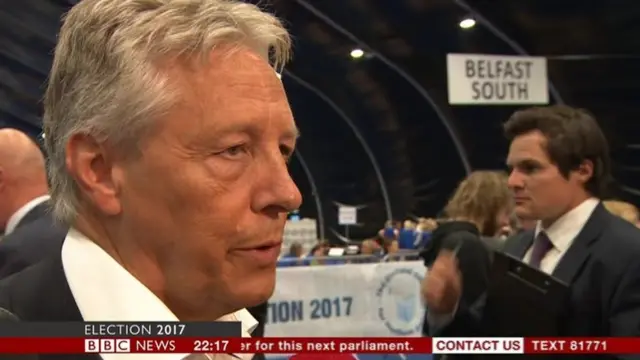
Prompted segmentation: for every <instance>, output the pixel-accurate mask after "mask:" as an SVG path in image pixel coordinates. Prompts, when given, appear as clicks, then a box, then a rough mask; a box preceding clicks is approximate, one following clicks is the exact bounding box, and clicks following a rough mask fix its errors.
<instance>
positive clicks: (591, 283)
mask: <svg viewBox="0 0 640 360" xmlns="http://www.w3.org/2000/svg"><path fill="white" fill-rule="evenodd" d="M533 237H534V232H533V231H527V232H524V233H522V234H518V235H516V236H514V237H513V238H510V239H508V240H507V242H506V243H505V246H504V252H506V253H508V254H511V255H513V256H516V257H518V258H520V259H522V258H523V257H524V256H525V254H526V252H527V250H528V249H529V247H530V246H531V244H532V242H533ZM639 259H640V230H639V229H638V228H636V227H635V226H633V225H632V224H630V223H628V222H626V221H625V220H622V219H620V218H618V217H617V216H614V215H612V214H610V213H609V212H608V211H607V210H605V208H604V207H603V206H602V204H599V205H598V206H597V207H596V209H595V210H594V212H593V213H592V214H591V217H590V218H589V220H588V221H587V223H586V224H585V226H584V228H583V229H582V230H581V232H580V233H579V235H578V236H577V237H576V239H575V240H574V242H573V244H572V245H571V246H570V247H569V249H568V250H567V252H566V253H565V255H564V256H563V257H562V259H561V260H560V262H559V263H558V265H557V266H556V268H555V270H554V271H553V274H552V275H553V276H554V277H556V278H558V279H560V280H563V281H564V282H566V283H568V284H571V296H570V306H568V308H567V309H566V320H565V322H564V325H563V326H562V328H561V334H562V335H563V336H574V337H580V336H614V337H617V336H632V337H636V336H640V260H639ZM477 313H481V311H479V312H477ZM477 313H476V314H477ZM437 335H440V336H474V335H482V329H481V325H480V324H479V319H478V317H477V316H474V312H473V311H468V308H466V306H463V305H462V304H461V306H460V309H459V311H458V312H457V313H456V316H455V318H454V320H453V321H452V322H451V323H450V324H449V325H448V326H446V327H445V328H443V329H442V330H440V331H438V334H437ZM611 358H614V357H611ZM618 358H620V359H637V358H640V357H639V356H638V355H629V356H626V357H625V356H620V357H618Z"/></svg>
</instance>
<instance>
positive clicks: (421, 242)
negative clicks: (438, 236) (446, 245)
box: [413, 218, 438, 249]
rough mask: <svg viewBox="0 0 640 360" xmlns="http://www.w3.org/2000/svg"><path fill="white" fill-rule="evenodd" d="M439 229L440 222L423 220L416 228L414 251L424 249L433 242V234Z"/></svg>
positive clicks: (431, 219) (430, 219)
mask: <svg viewBox="0 0 640 360" xmlns="http://www.w3.org/2000/svg"><path fill="white" fill-rule="evenodd" d="M437 228H438V222H437V221H436V220H435V219H433V218H428V219H425V218H421V219H420V221H418V226H417V227H416V236H415V241H414V243H413V248H414V249H424V248H426V247H427V246H428V244H429V241H431V234H433V232H434V231H435V229H437Z"/></svg>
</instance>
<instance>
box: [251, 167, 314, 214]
mask: <svg viewBox="0 0 640 360" xmlns="http://www.w3.org/2000/svg"><path fill="white" fill-rule="evenodd" d="M256 181H259V182H260V183H262V184H260V183H259V184H258V188H259V191H258V192H257V193H256V195H255V196H254V207H255V210H257V211H264V210H265V209H267V208H274V209H275V211H277V212H289V211H293V210H296V209H298V208H299V207H300V205H301V204H302V194H301V193H300V190H299V189H298V186H297V185H296V184H295V182H294V181H293V179H292V178H291V175H290V174H289V169H288V167H287V164H286V162H285V161H284V160H282V159H280V160H274V161H272V162H270V165H269V166H266V167H264V168H263V170H262V176H260V179H256Z"/></svg>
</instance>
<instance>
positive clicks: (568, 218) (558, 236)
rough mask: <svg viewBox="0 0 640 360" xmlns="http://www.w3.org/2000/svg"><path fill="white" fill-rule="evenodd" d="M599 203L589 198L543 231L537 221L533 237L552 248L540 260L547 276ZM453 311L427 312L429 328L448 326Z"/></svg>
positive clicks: (529, 256) (527, 259) (525, 260)
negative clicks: (541, 235)
mask: <svg viewBox="0 0 640 360" xmlns="http://www.w3.org/2000/svg"><path fill="white" fill-rule="evenodd" d="M599 203H600V200H598V199H596V198H589V199H587V200H585V201H583V202H582V203H581V204H580V205H578V206H576V207H575V208H573V209H571V210H570V211H569V212H567V213H566V214H564V215H562V216H561V217H560V218H559V219H558V220H556V221H555V222H554V223H553V224H551V226H549V228H547V229H544V228H543V227H542V222H541V221H538V224H537V225H536V231H535V236H536V237H537V236H538V234H539V233H540V231H544V232H546V233H547V236H548V237H549V240H550V241H551V244H553V248H551V249H550V250H549V251H548V252H547V253H546V254H545V255H544V257H543V258H542V261H541V262H540V270H542V271H544V272H545V273H547V274H551V273H553V270H554V269H555V268H556V266H557V265H558V263H559V262H560V259H562V257H563V256H564V254H565V253H566V252H567V250H568V249H569V247H570V246H571V244H573V240H575V238H576V237H577V236H578V234H580V231H582V228H583V227H584V225H585V224H586V223H587V221H589V218H590V217H591V214H592V213H593V211H594V210H595V209H596V207H597V206H598V204H599ZM534 239H535V237H534ZM532 250H533V246H530V247H529V250H527V252H526V253H525V255H524V258H523V259H522V261H524V262H525V263H529V260H530V259H531V251H532ZM455 309H456V310H455V311H454V312H453V313H452V314H434V313H431V312H427V321H428V322H429V326H433V327H435V328H442V327H444V326H446V325H448V324H449V323H450V322H451V320H453V317H454V316H455V314H456V312H457V309H458V305H456V307H455ZM427 310H428V309H427Z"/></svg>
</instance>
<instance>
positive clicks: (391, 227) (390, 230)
mask: <svg viewBox="0 0 640 360" xmlns="http://www.w3.org/2000/svg"><path fill="white" fill-rule="evenodd" d="M399 234H400V229H399V228H398V227H396V226H395V223H394V222H393V221H391V220H388V221H387V222H386V223H385V225H384V228H383V229H382V230H380V231H379V232H378V235H379V236H381V237H382V238H385V239H397V238H398V235H399Z"/></svg>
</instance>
